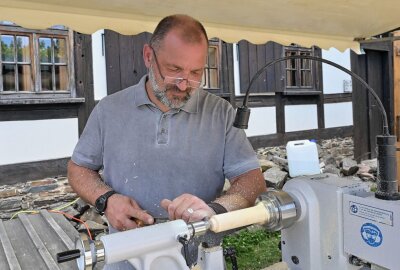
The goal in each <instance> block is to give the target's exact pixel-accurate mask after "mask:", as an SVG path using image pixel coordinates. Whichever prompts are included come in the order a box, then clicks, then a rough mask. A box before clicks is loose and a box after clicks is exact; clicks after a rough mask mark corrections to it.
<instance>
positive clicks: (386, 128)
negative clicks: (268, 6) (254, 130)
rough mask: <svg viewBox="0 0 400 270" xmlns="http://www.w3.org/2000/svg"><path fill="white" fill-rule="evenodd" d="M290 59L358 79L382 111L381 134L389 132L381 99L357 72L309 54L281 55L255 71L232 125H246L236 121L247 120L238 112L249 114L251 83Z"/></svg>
mask: <svg viewBox="0 0 400 270" xmlns="http://www.w3.org/2000/svg"><path fill="white" fill-rule="evenodd" d="M291 59H308V60H313V61H317V62H322V63H325V64H328V65H331V66H333V67H335V68H337V69H340V70H341V71H343V72H345V73H347V74H349V75H350V76H351V77H352V78H354V79H356V80H357V81H359V82H360V83H361V84H362V85H363V86H364V87H365V88H367V90H368V91H369V92H370V94H371V95H372V96H373V97H374V98H375V101H376V103H377V104H378V108H379V110H380V112H381V113H382V118H383V135H385V136H386V135H390V134H389V125H388V120H387V115H386V111H385V107H383V104H382V102H381V100H380V99H379V97H378V95H377V94H376V93H375V91H374V89H372V88H371V87H370V86H369V85H368V84H367V83H366V82H365V81H364V80H363V79H362V78H361V77H360V76H358V75H357V74H355V73H354V72H352V71H350V70H348V69H347V68H344V67H342V66H341V65H338V64H336V63H334V62H332V61H329V60H326V59H323V58H320V57H316V56H310V55H290V56H286V57H281V58H278V59H275V60H273V61H270V62H268V63H267V64H266V65H264V66H263V67H262V68H261V69H260V70H258V71H257V73H256V74H255V75H254V76H253V78H252V79H251V81H250V84H249V86H248V87H247V90H246V95H245V97H244V100H243V105H242V107H240V108H238V112H237V114H236V119H235V123H234V126H235V127H238V128H240V127H241V126H247V123H246V124H245V125H243V124H240V123H238V122H237V121H240V120H241V119H247V121H248V116H249V115H248V116H246V117H240V116H239V115H238V114H239V113H240V112H247V113H248V114H249V109H248V108H247V103H248V99H249V94H250V89H251V86H252V85H253V83H254V82H255V80H256V79H257V78H258V77H259V76H260V75H261V74H262V73H263V72H264V71H265V70H266V69H267V68H268V67H270V66H272V65H275V64H276V63H279V62H282V61H286V60H291Z"/></svg>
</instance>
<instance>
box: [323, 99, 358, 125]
mask: <svg viewBox="0 0 400 270" xmlns="http://www.w3.org/2000/svg"><path fill="white" fill-rule="evenodd" d="M324 112H325V127H326V128H331V127H341V126H352V125H353V104H352V103H351V102H342V103H332V104H325V105H324Z"/></svg>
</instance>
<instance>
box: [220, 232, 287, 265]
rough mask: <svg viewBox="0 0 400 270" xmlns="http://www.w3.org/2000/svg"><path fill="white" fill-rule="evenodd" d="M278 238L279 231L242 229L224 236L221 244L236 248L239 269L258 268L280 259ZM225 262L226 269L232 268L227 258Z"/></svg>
mask: <svg viewBox="0 0 400 270" xmlns="http://www.w3.org/2000/svg"><path fill="white" fill-rule="evenodd" d="M280 240H281V235H280V233H279V232H274V233H269V232H266V231H265V230H263V229H258V230H255V231H249V230H248V229H243V230H241V231H240V232H238V233H235V234H232V235H228V236H226V237H225V238H224V240H223V242H222V246H223V247H224V248H226V247H234V248H235V249H236V259H237V263H238V268H239V269H240V270H260V269H263V268H265V267H267V266H269V265H272V264H274V263H277V262H279V261H280V260H281V251H280V250H279V248H278V244H279V242H280ZM226 263H227V269H228V270H229V269H232V264H231V262H230V259H227V260H226Z"/></svg>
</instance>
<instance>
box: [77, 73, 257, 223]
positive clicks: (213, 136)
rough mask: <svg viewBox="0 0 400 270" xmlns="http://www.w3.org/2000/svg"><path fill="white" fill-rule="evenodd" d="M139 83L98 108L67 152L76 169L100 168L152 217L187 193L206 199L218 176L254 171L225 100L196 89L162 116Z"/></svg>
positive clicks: (217, 188)
mask: <svg viewBox="0 0 400 270" xmlns="http://www.w3.org/2000/svg"><path fill="white" fill-rule="evenodd" d="M146 78H147V77H146V76H145V77H143V78H142V79H141V80H140V82H139V83H138V84H137V85H135V86H132V87H129V88H127V89H124V90H122V91H120V92H117V93H115V94H113V95H110V96H107V97H105V98H104V99H102V100H101V101H100V102H99V103H98V105H97V106H96V107H95V108H94V110H93V112H92V114H91V115H90V117H89V120H88V122H87V124H86V127H85V130H84V131H83V133H82V136H81V137H80V139H79V142H78V144H77V146H76V148H75V150H74V153H73V155H72V160H73V161H74V162H75V163H76V164H78V165H81V166H84V167H87V168H90V169H92V170H100V169H101V168H103V178H104V181H105V182H106V183H107V184H108V185H109V186H111V187H112V188H113V189H114V190H116V191H117V192H118V193H121V194H124V195H127V196H131V197H132V198H133V199H135V200H136V201H137V202H138V204H139V205H140V206H141V207H142V208H143V209H146V210H147V211H148V212H149V213H150V214H151V215H152V216H154V217H167V216H168V214H167V212H166V211H164V210H163V209H162V208H161V206H160V202H161V200H162V199H165V198H166V199H170V200H172V199H174V198H176V197H178V196H179V195H181V194H183V193H190V194H194V195H196V196H198V197H199V198H201V199H203V200H204V201H206V202H210V201H212V200H214V199H215V198H216V197H218V196H219V195H220V193H221V191H222V188H223V185H224V179H225V178H228V179H232V178H233V177H235V176H238V175H241V174H243V173H245V172H247V171H249V170H252V169H255V168H258V167H259V163H258V160H257V158H256V155H255V153H254V151H253V149H252V147H251V145H250V143H249V141H248V140H247V138H246V135H245V133H244V131H243V130H240V129H237V128H235V127H233V126H232V123H233V121H234V116H235V111H234V109H233V108H232V106H231V105H230V104H229V103H228V102H227V101H226V100H224V99H222V98H219V97H217V96H215V95H213V94H210V93H209V92H206V91H204V90H202V89H199V90H197V91H196V92H195V93H194V94H193V96H192V98H191V99H190V100H189V101H188V103H187V104H186V105H185V106H184V107H183V108H182V109H172V110H170V111H168V112H166V113H163V112H162V111H160V110H159V109H158V108H157V107H156V106H155V105H154V104H153V103H152V102H151V101H150V100H149V98H148V96H147V93H146V90H145V82H146Z"/></svg>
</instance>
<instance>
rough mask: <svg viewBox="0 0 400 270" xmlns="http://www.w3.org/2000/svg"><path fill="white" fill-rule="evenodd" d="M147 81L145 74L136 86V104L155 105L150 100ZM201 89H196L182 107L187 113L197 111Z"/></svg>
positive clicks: (137, 105)
mask: <svg viewBox="0 0 400 270" xmlns="http://www.w3.org/2000/svg"><path fill="white" fill-rule="evenodd" d="M146 81H147V75H145V76H143V77H142V78H141V79H140V81H139V83H138V84H137V86H136V87H135V92H134V93H135V105H136V107H139V106H141V105H147V104H149V105H153V106H154V103H153V102H151V101H150V99H149V97H148V96H147V92H146V87H145V86H146ZM200 91H201V90H200V89H196V91H195V92H194V93H193V94H192V97H191V98H190V99H189V101H188V102H187V103H186V104H185V105H184V106H183V107H182V108H181V110H182V111H185V112H187V113H197V112H198V107H199V93H200Z"/></svg>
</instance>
